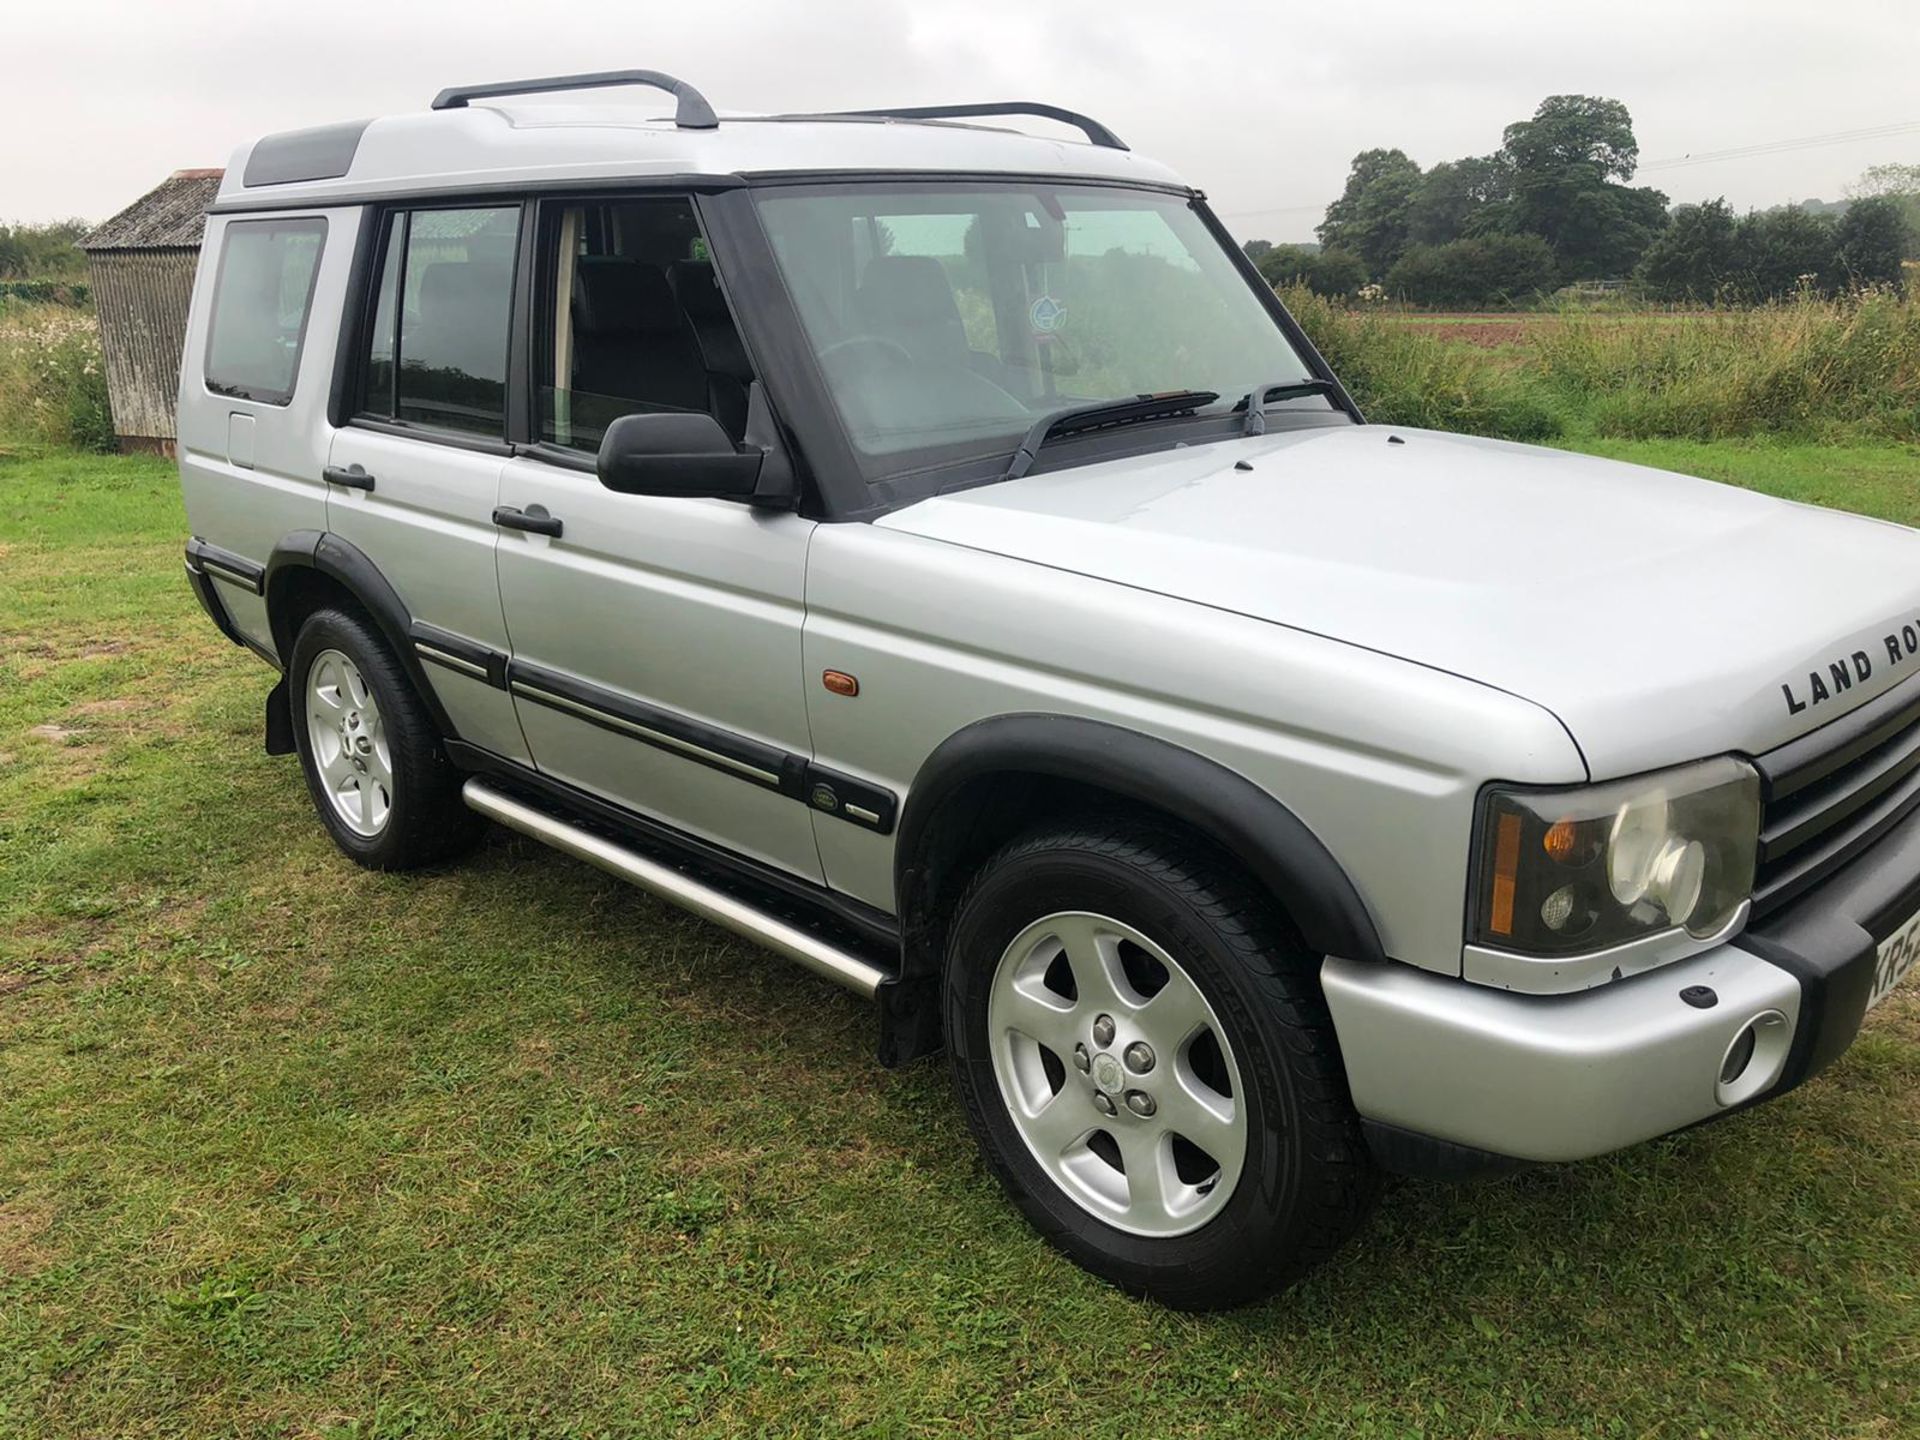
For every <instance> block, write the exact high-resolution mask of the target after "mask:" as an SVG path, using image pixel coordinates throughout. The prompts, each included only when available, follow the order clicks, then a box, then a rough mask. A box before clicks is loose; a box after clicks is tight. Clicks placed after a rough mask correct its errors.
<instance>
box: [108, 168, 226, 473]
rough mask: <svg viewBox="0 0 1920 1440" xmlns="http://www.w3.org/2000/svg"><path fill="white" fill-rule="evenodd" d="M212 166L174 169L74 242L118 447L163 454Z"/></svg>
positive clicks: (215, 186)
mask: <svg viewBox="0 0 1920 1440" xmlns="http://www.w3.org/2000/svg"><path fill="white" fill-rule="evenodd" d="M222 173H223V172H221V171H219V170H176V171H174V172H173V174H172V175H170V176H168V177H167V178H166V180H164V181H163V182H162V183H161V184H160V185H158V186H157V187H155V188H154V189H152V190H150V191H148V192H147V193H146V194H145V195H142V196H141V197H140V198H139V199H138V200H136V201H134V202H133V204H131V205H129V206H128V207H127V208H126V209H124V210H122V211H121V212H120V213H119V214H118V215H116V216H114V217H113V218H112V219H111V220H109V221H107V222H106V223H105V224H103V225H101V226H100V227H99V228H97V229H96V230H94V231H93V232H92V233H90V234H89V235H88V236H87V237H86V238H85V239H84V240H82V241H81V242H80V248H81V249H82V250H84V251H86V252H87V264H88V268H89V269H90V270H91V271H92V273H93V303H94V308H95V310H96V311H97V312H98V313H99V316H100V349H101V353H102V356H103V358H104V359H105V362H106V367H107V393H108V395H110V396H111V397H112V400H113V428H114V432H115V433H116V434H117V435H118V436H119V437H120V448H121V449H122V450H143V451H153V452H157V453H159V454H163V455H171V454H172V453H173V441H174V428H173V407H174V400H175V396H176V392H177V391H178V389H179V386H180V352H181V351H182V350H183V349H184V348H185V346H186V338H187V305H188V302H189V301H190V300H191V298H192V295H193V271H194V267H195V266H196V265H197V264H198V263H199V260H200V234H201V231H202V230H204V229H205V228H206V214H207V207H208V206H209V205H211V204H213V200H214V196H215V195H217V194H218V193H219V191H220V176H221V174H222Z"/></svg>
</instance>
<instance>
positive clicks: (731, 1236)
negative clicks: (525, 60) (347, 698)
mask: <svg viewBox="0 0 1920 1440" xmlns="http://www.w3.org/2000/svg"><path fill="white" fill-rule="evenodd" d="M1604 449H1605V450H1606V451H1607V452H1608V453H1613V454H1618V455H1622V456H1623V457H1625V458H1641V459H1646V460H1649V461H1651V462H1652V463H1658V464H1664V465H1667V466H1670V467H1673V468H1682V469H1695V470H1700V471H1703V472H1705V473H1709V474H1712V475H1714V476H1716V477H1717V478H1726V479H1733V480H1737V481H1740V482H1742V483H1749V484H1753V485H1755V486H1758V487H1760V488H1765V489H1769V490H1773V491H1776V492H1778V493H1783V494H1791V495H1793V496H1795V497H1796V498H1802V499H1810V500H1817V501H1820V502H1823V503H1828V504H1841V505H1851V506H1853V507H1854V508H1858V509H1862V510H1866V511H1869V512H1871V513H1875V514H1879V515H1883V516H1886V517H1889V518H1893V519H1899V520H1903V521H1906V522H1908V523H1914V522H1916V521H1920V455H1917V454H1916V453H1915V452H1914V451H1912V450H1910V449H1901V448H1898V447H1893V446H1879V447H1857V448H1853V449H1834V448H1816V447H1813V446H1802V447H1798V448H1783V447H1762V446H1754V447H1744V448H1743V447H1739V446H1729V445H1714V446H1707V445H1700V444H1689V443H1687V442H1683V441H1669V442H1657V443H1651V444H1648V443H1639V442H1632V441H1608V442H1604ZM184 527H185V521H184V518H183V516H182V513H181V509H180V505H179V501H178V497H177V493H176V491H175V487H174V481H173V474H172V471H171V468H170V467H168V466H167V465H165V464H162V463H158V462H154V461H147V460H135V459H115V458H97V457H95V458H79V457H72V456H62V455H58V454H56V455H53V456H50V457H47V458H40V459H13V460H3V459H0V1436H8V1437H11V1436H22V1437H25V1436H34V1437H43V1436H106V1435H112V1436H149V1435H180V1436H189V1435H190V1436H196V1437H205V1436H228V1435H231V1436H248V1437H255V1436H276V1435H280V1436H315V1437H317V1436H338V1437H345V1436H363V1437H364V1436H416V1437H419V1436H441V1435H455V1434H458V1435H481V1436H540V1437H554V1436H589V1435H645V1436H653V1435H669V1434H672V1435H681V1434H685V1435H726V1434H751V1435H762V1434H778V1435H787V1434H800V1435H821V1436H838V1435H848V1434H852V1435H886V1436H894V1435H941V1436H946V1435H978V1436H1003V1435H1055V1434H1072V1435H1074V1436H1077V1437H1098V1436H1114V1437H1120V1436H1128V1437H1174V1436H1200V1435H1227V1434H1244V1435H1248V1436H1259V1437H1271V1436H1276V1435H1311V1434H1322V1433H1324V1434H1333V1433H1341V1434H1357V1435H1365V1436H1403V1435H1414V1434H1426V1435H1440V1434H1448V1435H1452V1434H1462V1435H1514V1434H1521V1433H1526V1434H1544V1435H1559V1436H1569V1437H1572V1436H1590V1435H1612V1434H1619V1435H1642V1434H1653V1433H1658V1434H1661V1435H1666V1436H1753V1435H1765V1436H1861V1437H1869V1436H1871V1437H1881V1436H1887V1437H1890V1436H1895V1435H1903V1434H1912V1433H1915V1432H1916V1430H1920V1245H1917V1244H1916V1236H1920V1001H1917V1000H1916V993H1920V992H1909V993H1906V994H1902V995H1897V996H1895V997H1894V998H1893V999H1892V1000H1891V1001H1890V1002H1889V1003H1888V1004H1886V1005H1885V1006H1883V1007H1882V1008H1881V1009H1879V1010H1878V1011H1876V1012H1875V1013H1874V1014H1873V1015H1872V1016H1871V1017H1870V1018H1869V1020H1868V1024H1867V1029H1866V1033H1865V1034H1864V1036H1863V1037H1862V1039H1861V1040H1860V1042H1859V1044H1858V1045H1857V1046H1856V1047H1855V1049H1854V1051H1853V1052H1852V1053H1851V1054H1850V1055H1849V1056H1848V1057H1847V1058H1846V1059H1845V1060H1844V1061H1843V1062H1842V1063H1841V1064H1840V1065H1839V1066H1838V1067H1837V1068H1836V1069H1834V1070H1832V1071H1830V1072H1828V1074H1826V1075H1825V1076H1823V1077H1821V1078H1820V1079H1818V1080H1816V1081H1814V1082H1813V1083H1811V1084H1810V1085H1808V1086H1807V1087H1805V1088H1804V1089H1802V1090H1801V1091H1799V1092H1797V1093H1795V1094H1794V1095H1792V1096H1790V1097H1788V1098H1787V1099H1785V1100H1784V1101H1782V1102H1781V1103H1779V1104H1777V1105H1775V1106H1772V1107H1769V1108H1766V1109H1763V1110H1760V1111H1758V1112H1754V1113H1751V1114H1746V1115H1742V1116H1738V1117H1735V1118H1733V1119H1731V1120H1729V1121H1727V1122H1725V1123H1722V1124H1718V1125H1713V1126H1709V1127H1707V1128H1704V1129H1701V1130H1697V1131H1694V1132H1691V1133H1689V1134H1685V1135H1681V1136H1678V1137H1675V1138H1673V1139H1670V1140H1667V1141H1663V1142H1660V1143H1657V1144H1653V1145H1649V1146H1645V1147H1642V1148H1640V1149H1637V1150H1634V1151H1632V1152H1629V1153H1627V1154H1625V1155H1622V1156H1618V1157H1614V1158H1611V1159H1606V1160H1601V1161H1595V1162H1591V1163H1587V1164H1582V1165H1576V1166H1569V1167H1559V1168H1551V1169H1541V1170H1535V1171H1531V1172H1528V1173H1525V1174H1521V1175H1517V1176H1514V1177H1512V1178H1509V1179H1505V1180H1501V1181H1497V1182H1492V1183H1487V1184H1483V1185H1479V1186H1475V1187H1470V1188H1451V1187H1447V1186H1442V1185H1433V1184H1416V1183H1400V1184H1396V1185H1394V1186H1393V1187H1392V1188H1391V1189H1390V1190H1389V1192H1388V1194H1387V1197H1386V1200H1385V1202H1384V1204H1383V1206H1382V1208H1381V1212H1380V1214H1379V1215H1378V1217H1377V1218H1376V1220H1375V1223H1374V1224H1373V1225H1372V1227H1371V1229H1370V1230H1369V1231H1368V1232H1367V1233H1366V1235H1365V1236H1364V1237H1363V1238H1362V1239H1361V1241H1360V1242H1359V1243H1358V1244H1357V1245H1355V1246H1354V1247H1353V1248H1351V1249H1350V1250H1349V1251H1347V1252H1346V1253H1345V1254H1344V1255H1343V1256H1342V1257H1341V1258H1340V1259H1339V1261H1338V1262H1337V1263H1336V1264H1335V1265H1334V1266H1333V1267H1332V1268H1330V1269H1327V1270H1325V1271H1323V1272H1321V1273H1320V1274H1318V1275H1317V1276H1315V1277H1314V1278H1313V1279H1312V1280H1310V1281H1309V1282H1308V1283H1307V1284H1305V1285H1304V1286H1302V1287H1301V1288H1299V1289H1297V1290H1296V1291H1294V1292H1292V1293H1291V1294H1288V1295H1285V1296H1282V1297H1280V1298H1278V1299H1276V1300H1274V1301H1272V1302H1270V1303H1268V1304H1266V1305H1264V1306H1261V1307H1259V1308H1255V1309H1251V1310H1246V1311H1242V1312H1238V1313H1235V1314H1232V1315H1227V1316H1220V1317H1212V1318H1195V1317H1184V1316H1177V1315H1172V1314H1168V1313H1166V1312H1164V1311H1161V1310H1158V1309H1156V1308H1154V1307H1152V1306H1150V1305H1147V1304H1142V1303H1136V1302H1133V1301H1129V1300H1127V1299H1124V1298H1122V1297H1121V1296H1119V1295H1118V1294H1116V1293H1115V1292H1113V1291H1111V1290H1109V1289H1107V1288H1105V1287H1104V1286H1102V1285H1100V1284H1099V1283H1097V1282H1096V1281H1094V1280H1092V1279H1090V1278H1089V1277H1087V1276H1086V1275H1084V1274H1082V1273H1081V1272H1080V1271H1078V1270H1077V1269H1075V1268H1074V1267H1073V1266H1072V1265H1070V1264H1068V1263H1067V1262H1066V1261H1065V1260H1063V1259H1061V1258H1059V1257H1058V1256H1056V1255H1055V1254H1054V1253H1053V1252H1052V1251H1050V1250H1049V1249H1048V1248H1047V1247H1046V1246H1045V1245H1044V1244H1043V1243H1042V1242H1041V1241H1039V1240H1038V1239H1037V1238H1035V1237H1034V1236H1033V1235H1032V1234H1031V1233H1030V1232H1029V1231H1028V1230H1027V1228H1026V1227H1025V1225H1024V1224H1023V1223H1022V1222H1021V1221H1020V1220H1019V1219H1018V1218H1017V1217H1016V1215H1015V1214H1014V1212H1013V1211H1012V1210H1011V1208H1010V1207H1008V1206H1007V1205H1005V1204H1004V1203H1003V1202H1002V1201H1001V1199H1000V1197H999V1195H998V1193H997V1191H996V1188H995V1185H994V1183H993V1182H992V1180H991V1179H990V1178H989V1177H988V1176H987V1175H986V1174H985V1172H984V1171H983V1169H982V1167H981V1165H980V1163H979V1162H978V1161H977V1160H976V1159H975V1157H974V1153H973V1149H972V1145H971V1142H970V1141H969V1140H968V1138H967V1137H966V1134H965V1132H964V1128H963V1125H962V1123H961V1119H960V1116H959V1113H958V1111H957V1109H956V1107H955V1105H954V1104H953V1102H952V1100H951V1098H950V1097H949V1094H948V1091H947V1085H946V1080H945V1075H944V1071H943V1070H942V1068H941V1066H940V1065H938V1064H934V1063H926V1064H921V1065H919V1066H916V1067H914V1068H911V1069H908V1070H906V1071H903V1072H888V1071H884V1070H881V1069H879V1068H878V1067H877V1065H876V1064H875V1063H874V1061H873V1059H872V1047H873V1022H872V1018H871V1015H870V1013H869V1011H868V1009H867V1008H866V1007H865V1006H864V1005H862V1004H861V1003H859V1002H857V1001H856V1000H854V999H853V998H851V997H849V996H847V995H844V994H843V993H841V992H839V991H837V990H834V989H832V988H830V987H828V986H827V985H825V984H824V983H823V982H820V981H818V980H815V979H813V978H811V977H810V976H808V975H806V974H805V973H803V972H801V971H799V970H797V969H794V968H791V967H789V966H787V965H786V964H784V963H783V962H781V961H779V960H777V959H775V958H772V957H770V956H768V955H766V954H764V953H761V952H759V951H757V950H755V949H753V948H751V947H750V946H747V945H745V944H743V943H740V942H738V941H735V940H733V939H731V938H730V937H728V936H726V935H724V934H723V933H722V932H720V931H718V930H715V929H712V928H710V927H708V926H705V925H702V924H700V923H698V922H696V921H693V920H691V919H688V918H685V917H683V916H681V915H679V914H678V913H677V912H674V911H672V910H670V909H668V908H666V907H665V906H663V905H661V904H659V903H657V902H655V901H653V900H651V899H649V898H648V897H646V896H643V895H641V894H639V893H637V892H635V891H632V890H629V889H626V888H623V887H622V886H621V885H619V884H618V883H617V882H615V881H613V880H611V879H610V878H608V877H606V876H603V875H601V874H600V873H598V872H597V871H594V870H591V869H589V868H587V867H586V866H584V865H581V864H578V863H575V862H573V861H571V860H568V859H565V858H563V857H561V856H559V855H557V854H553V853H551V852H548V851H544V850H542V849H540V848H538V847H536V846H534V845H533V844H532V843H531V842H526V841H521V840H518V839H515V838H511V837H509V836H507V835H506V834H504V833H501V834H497V835H495V836H494V837H492V839H491V841H490V842H489V843H488V844H487V845H486V846H485V847H484V848H483V849H482V850H481V851H480V853H479V854H477V855H476V856H474V857H473V858H472V859H471V860H470V861H468V862H467V863H465V864H463V865H461V866H460V867H459V868H456V869H450V870H447V871H444V872H441V873H436V874H430V875H423V876H416V877H410V878H406V877H389V876H380V875H373V874H368V873H366V872H364V871H361V870H358V869H356V868H355V867H353V866H352V865H350V864H349V863H348V862H347V861H346V860H344V859H343V858H341V857H340V856H338V855H337V854H336V853H335V852H334V851H333V850H332V848H331V847H330V845H329V844H328V842H327V841H326V839H325V837H324V835H323V834H322V832H321V829H320V827H319V825H318V824H317V823H316V822H315V820H314V817H313V816H312V814H311V811H310V807H309V801H308V799H307V796H306V793H305V790H304V788H303V786H302V785H301V782H300V778H299V775H298V772H297V770H296V768H295V764H294V762H293V761H292V760H291V759H290V758H288V759H271V758H268V757H267V756H266V755H265V754H263V753H262V750H261V744H260V729H261V702H262V697H263V696H264V694H265V692H266V689H267V684H268V678H269V676H268V672H267V671H266V669H265V668H264V667H262V666H261V665H260V664H259V662H258V661H256V660H254V659H253V658H252V657H251V656H250V655H248V654H247V653H245V652H244V651H241V650H239V649H237V648H235V647H233V646H230V645H228V644H226V643H225V642H224V641H223V640H221V639H220V637H219V636H218V635H217V634H216V633H215V632H214V630H213V628H212V626H211V625H209V624H208V623H207V622H206V620H205V619H204V618H203V617H202V616H201V614H200V613H199V610H198V608H197V607H196V606H195V604H194V602H193V600H192V598H191V596H190V595H189V594H188V591H187V588H186V586H185V584H184V582H183V579H182V576H181V567H180V545H181V542H182V540H183V538H184V533H185V530H184ZM1575 598H1576V599H1578V600H1582V601H1583V603H1584V602H1591V603H1604V597H1575ZM1729 599H1730V597H1712V598H1709V597H1703V603H1706V604H1726V603H1729Z"/></svg>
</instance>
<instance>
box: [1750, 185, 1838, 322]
mask: <svg viewBox="0 0 1920 1440" xmlns="http://www.w3.org/2000/svg"><path fill="white" fill-rule="evenodd" d="M1733 248H1734V272H1735V276H1736V281H1735V283H1736V284H1737V286H1738V288H1739V292H1740V295H1741V297H1742V298H1743V299H1747V300H1769V299H1773V298H1775V297H1777V296H1782V295H1791V294H1793V293H1794V292H1795V291H1796V290H1799V289H1801V288H1802V287H1803V286H1804V287H1807V288H1810V289H1813V290H1815V291H1820V292H1826V291H1830V290H1833V289H1835V288H1836V287H1837V286H1838V284H1839V281H1840V278H1841V272H1840V261H1839V256H1838V254H1837V253H1836V252H1837V244H1836V237H1835V233H1834V224H1833V222H1832V221H1831V220H1829V219H1827V218H1826V217H1825V216H1824V215H1809V214H1808V213H1807V212H1806V211H1804V210H1801V209H1798V208H1796V207H1792V206H1788V207H1786V208H1783V209H1779V210H1768V211H1765V212H1756V213H1753V214H1749V215H1747V216H1746V217H1745V218H1744V219H1742V220H1741V221H1740V223H1739V224H1738V225H1736V226H1735V227H1734V242H1733Z"/></svg>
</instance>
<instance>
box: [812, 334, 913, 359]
mask: <svg viewBox="0 0 1920 1440" xmlns="http://www.w3.org/2000/svg"><path fill="white" fill-rule="evenodd" d="M862 350H865V351H868V352H870V353H873V355H874V358H873V360H872V361H870V362H868V363H870V364H872V363H880V362H884V363H886V364H889V365H911V364H913V363H914V361H913V352H912V351H910V350H908V349H907V347H906V346H904V345H902V344H901V343H900V342H899V341H897V340H889V339H887V337H886V336H884V335H849V336H847V338H846V339H844V340H836V341H834V342H833V343H832V344H831V345H827V346H824V347H822V349H821V351H820V363H821V364H822V365H827V364H831V363H832V362H833V361H834V360H835V359H836V358H837V357H839V356H841V355H852V354H854V353H856V352H858V351H862Z"/></svg>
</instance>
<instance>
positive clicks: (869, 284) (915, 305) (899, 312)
mask: <svg viewBox="0 0 1920 1440" xmlns="http://www.w3.org/2000/svg"><path fill="white" fill-rule="evenodd" d="M857 303H858V305H859V307H860V313H861V316H862V318H863V319H865V320H866V322H867V323H868V325H870V326H878V327H885V328H892V327H895V326H900V325H925V324H928V323H931V322H935V321H948V320H951V321H954V322H958V321H959V319H960V307H959V306H958V305H956V304H954V303H953V285H952V282H950V281H949V280H948V279H947V270H946V267H945V266H944V265H942V264H941V263H940V262H939V261H938V260H936V259H934V258H933V256H931V255H881V256H878V257H877V258H875V259H873V260H870V261H868V262H867V273H866V274H865V275H863V276H862V277H861V278H860V291H859V294H858V296H857Z"/></svg>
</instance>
